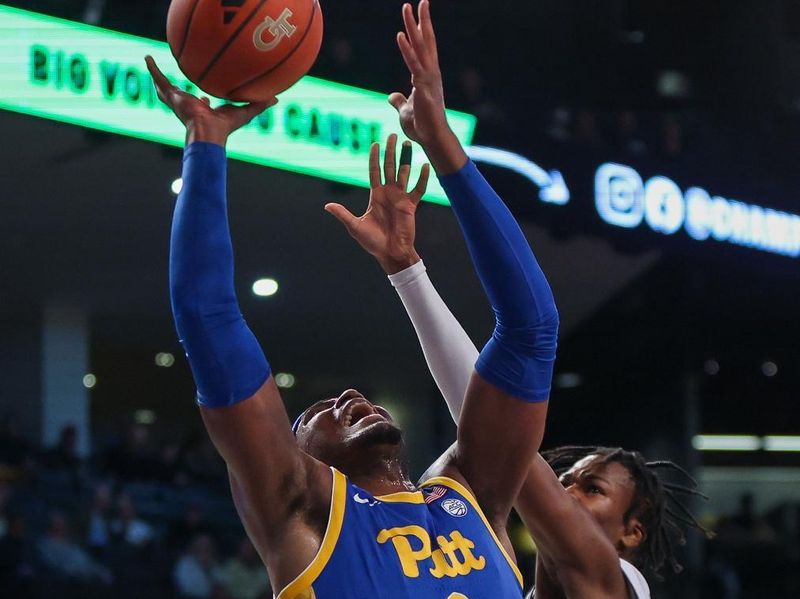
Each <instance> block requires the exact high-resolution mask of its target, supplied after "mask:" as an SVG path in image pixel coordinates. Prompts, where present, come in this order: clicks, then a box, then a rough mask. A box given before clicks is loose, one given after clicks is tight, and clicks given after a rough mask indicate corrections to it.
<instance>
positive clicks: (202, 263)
mask: <svg viewBox="0 0 800 599" xmlns="http://www.w3.org/2000/svg"><path fill="white" fill-rule="evenodd" d="M147 65H148V68H149V70H150V73H151V75H152V76H153V80H154V82H155V84H156V88H157V90H158V94H159V97H160V98H161V99H162V101H164V102H165V103H166V104H167V105H168V106H169V107H170V108H171V109H172V110H173V112H175V114H176V116H177V117H178V118H179V119H180V120H181V122H183V123H184V125H185V126H186V131H187V137H186V149H185V151H184V158H183V189H182V191H181V193H180V195H179V197H178V201H177V204H176V206H175V214H174V218H173V224H172V235H171V241H170V273H169V286H170V297H171V303H172V311H173V316H174V319H175V325H176V328H177V331H178V335H179V337H180V339H181V343H182V344H183V348H184V351H185V352H186V355H187V357H188V359H189V364H190V366H191V369H192V374H193V376H194V379H195V383H196V385H197V401H198V403H199V405H200V408H201V413H202V417H203V420H204V422H205V425H206V428H207V430H208V432H209V434H210V436H211V438H212V440H213V442H214V444H215V445H216V447H217V449H218V450H219V452H220V454H221V455H222V457H223V458H224V459H225V461H226V463H227V465H228V470H229V472H230V476H231V486H232V488H233V491H234V499H235V501H236V504H237V508H239V511H240V514H241V516H242V518H243V520H244V523H245V528H246V529H247V531H248V533H249V534H250V536H251V538H252V539H253V541H254V543H255V544H256V546H257V547H258V549H259V552H260V553H261V554H262V558H265V559H267V558H268V557H269V553H270V552H271V551H272V550H273V548H275V547H274V546H275V545H276V544H277V542H278V539H279V538H280V537H281V536H282V533H283V532H284V529H285V528H286V527H287V525H288V523H290V522H291V521H292V516H293V512H292V510H297V509H299V507H302V506H303V505H304V503H303V502H302V501H299V497H301V496H304V495H308V494H309V489H311V491H312V492H317V493H319V496H320V497H322V498H324V497H326V494H327V493H328V492H329V489H330V484H331V483H330V478H329V476H330V475H329V474H328V475H327V478H326V476H325V475H324V474H322V473H321V472H322V470H327V469H326V468H315V467H314V466H313V465H312V461H311V459H310V458H308V456H305V455H304V454H302V452H301V451H300V450H299V449H298V446H297V443H296V442H295V439H294V436H293V435H292V432H291V428H290V425H289V419H288V416H287V414H286V411H285V408H284V405H283V402H282V401H281V398H280V395H279V392H278V389H277V387H276V385H275V383H274V381H273V378H272V376H271V370H270V366H269V363H268V362H267V359H266V358H265V356H264V353H263V352H262V350H261V347H260V345H259V344H258V342H257V341H256V339H255V337H254V336H253V333H252V332H251V331H250V329H249V328H248V326H247V324H246V323H245V321H244V319H243V318H242V314H241V312H240V309H239V305H238V301H237V298H236V293H235V291H234V280H233V248H232V243H231V238H230V232H229V229H228V217H227V206H226V192H225V182H226V181H225V178H226V158H225V144H226V141H227V138H228V136H229V135H230V133H232V132H233V131H235V130H236V129H238V128H240V127H242V126H243V125H245V124H246V123H248V122H249V121H250V120H251V119H252V118H253V117H255V116H256V115H257V114H259V113H260V112H262V111H263V110H264V109H266V108H267V107H268V106H269V105H270V104H269V103H267V102H262V103H254V104H248V105H244V106H233V105H226V106H222V107H219V108H216V109H212V108H210V106H209V104H208V102H207V101H203V100H200V99H198V98H196V97H194V96H192V95H190V94H187V93H185V92H183V91H181V90H179V89H178V88H176V87H175V86H173V85H171V84H170V83H169V81H168V80H167V79H166V78H165V77H164V75H163V74H162V73H161V72H160V71H159V70H158V68H157V67H156V65H155V63H154V62H153V60H152V58H149V57H148V59H147ZM272 103H273V104H274V102H272ZM313 476H318V477H319V479H320V480H319V481H311V480H309V477H313ZM314 482H318V483H319V484H310V483H314ZM326 487H327V488H326ZM321 501H324V499H322V500H321ZM307 545H308V543H307ZM301 559H302V556H301ZM308 561H310V557H309V558H308V559H307V560H306V563H308ZM269 565H270V564H269V563H268V566H269ZM270 573H271V574H273V573H274V572H273V571H271V572H270ZM273 582H274V578H273Z"/></svg>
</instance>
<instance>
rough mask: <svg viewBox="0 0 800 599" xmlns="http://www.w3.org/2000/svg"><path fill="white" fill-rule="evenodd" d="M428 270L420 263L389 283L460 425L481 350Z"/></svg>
mask: <svg viewBox="0 0 800 599" xmlns="http://www.w3.org/2000/svg"><path fill="white" fill-rule="evenodd" d="M425 270H426V269H425V264H423V262H422V261H421V260H420V261H419V262H417V263H416V264H414V265H413V266H409V267H408V268H406V269H405V270H401V271H400V272H398V273H396V274H393V275H389V281H390V282H391V283H392V286H393V287H394V288H395V289H396V290H397V294H398V295H399V296H400V299H401V300H402V302H403V306H404V307H405V309H406V312H407V313H408V316H409V318H410V319H411V323H412V324H413V325H414V330H415V331H416V332H417V337H418V338H419V344H420V345H421V346H422V353H423V354H425V361H426V362H427V363H428V370H430V371H431V375H432V376H433V380H434V381H436V386H437V387H439V391H441V393H442V395H443V396H444V399H445V401H446V402H447V407H448V408H449V410H450V415H451V416H452V417H453V420H454V421H455V423H456V424H458V417H459V415H460V414H461V406H462V405H463V404H464V395H465V394H466V392H467V385H468V384H469V380H470V377H471V376H472V371H473V370H474V368H475V361H476V360H477V359H478V349H477V348H476V347H475V345H474V344H473V343H472V340H471V339H470V338H469V336H467V333H466V331H464V329H463V328H462V327H461V325H460V324H459V322H458V321H457V320H456V318H455V316H453V314H452V312H450V310H449V309H448V308H447V305H446V304H445V303H444V301H443V300H442V298H441V297H440V296H439V294H438V293H437V292H436V289H435V288H434V286H433V283H431V280H430V279H429V278H428V273H427V272H426V271H425Z"/></svg>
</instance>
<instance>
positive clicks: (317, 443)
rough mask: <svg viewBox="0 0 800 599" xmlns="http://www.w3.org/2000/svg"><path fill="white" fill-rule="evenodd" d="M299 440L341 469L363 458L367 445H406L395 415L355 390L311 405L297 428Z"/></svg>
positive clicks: (312, 451) (308, 450) (321, 458)
mask: <svg viewBox="0 0 800 599" xmlns="http://www.w3.org/2000/svg"><path fill="white" fill-rule="evenodd" d="M297 441H298V443H299V444H300V447H301V448H302V449H303V450H305V451H306V452H307V453H308V454H310V455H312V456H313V457H315V458H317V459H318V460H321V461H323V462H325V463H326V464H330V465H332V466H336V467H337V468H339V469H342V470H344V471H345V472H346V471H347V469H346V464H347V463H352V461H353V460H356V461H357V460H359V455H361V456H364V454H363V452H362V451H359V450H363V449H364V448H366V447H369V446H376V445H389V446H397V447H399V446H400V445H401V444H402V432H401V431H400V429H399V428H398V427H397V425H396V424H395V423H394V420H393V419H392V416H391V414H390V413H389V412H388V411H387V410H386V409H384V408H382V407H381V406H376V405H375V404H373V403H372V402H370V401H368V400H367V399H366V398H365V397H364V396H363V395H361V393H359V392H358V391H356V390H355V389H348V390H347V391H345V392H344V393H342V394H341V395H340V396H339V397H335V398H330V399H325V400H322V401H318V402H317V403H315V404H314V405H312V406H311V407H310V408H308V409H307V410H306V411H305V413H304V414H303V417H302V419H301V421H300V426H299V428H298V429H297Z"/></svg>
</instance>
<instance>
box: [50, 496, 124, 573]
mask: <svg viewBox="0 0 800 599" xmlns="http://www.w3.org/2000/svg"><path fill="white" fill-rule="evenodd" d="M38 551H39V557H40V559H41V561H42V563H43V564H44V565H45V567H46V568H47V569H48V570H49V571H50V572H51V573H52V574H54V575H55V576H56V577H57V578H60V579H62V580H67V581H77V582H82V583H91V582H100V583H102V584H105V585H109V584H111V582H112V580H113V578H112V576H111V572H110V571H109V570H108V569H107V568H105V567H104V566H101V565H100V564H98V563H97V562H95V561H94V560H93V559H92V558H91V557H90V556H89V554H88V553H87V552H86V551H84V549H83V548H82V547H81V546H80V545H78V544H77V543H76V542H75V541H73V540H72V535H71V533H70V527H69V523H68V522H67V520H66V518H65V517H64V515H63V514H61V513H60V512H51V514H50V526H49V528H48V530H47V533H46V535H45V536H44V538H43V539H42V540H41V541H40V542H39V547H38Z"/></svg>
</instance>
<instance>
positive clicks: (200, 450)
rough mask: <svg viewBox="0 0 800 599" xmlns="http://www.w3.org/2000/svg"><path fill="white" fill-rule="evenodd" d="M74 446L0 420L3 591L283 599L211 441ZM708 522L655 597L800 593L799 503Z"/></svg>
mask: <svg viewBox="0 0 800 599" xmlns="http://www.w3.org/2000/svg"><path fill="white" fill-rule="evenodd" d="M76 446H77V431H76V429H75V428H74V427H72V426H68V427H65V428H64V429H63V431H62V433H61V436H60V440H59V442H58V443H57V444H56V445H55V446H53V447H49V448H41V447H36V446H34V445H31V444H30V443H29V442H28V441H26V439H25V438H24V437H23V436H22V435H21V434H20V431H18V430H17V429H16V427H15V425H14V421H13V419H10V418H6V419H4V420H3V421H2V422H0V597H15V598H17V597H19V598H32V599H40V598H44V597H53V596H57V597H59V598H60V599H93V598H105V597H111V596H113V597H116V598H118V599H127V598H130V599H139V598H141V597H148V599H160V598H162V597H163V598H164V599H166V598H168V597H169V598H173V597H178V598H192V599H268V598H270V597H272V591H271V589H270V587H269V582H268V579H267V574H266V571H265V569H264V567H263V566H262V564H261V561H260V559H259V557H258V554H257V553H256V551H255V549H254V548H253V546H252V544H251V543H250V541H249V540H248V539H247V537H246V536H245V534H244V531H243V529H242V527H241V524H240V522H239V520H238V518H237V516H236V513H235V510H234V507H233V502H232V500H231V498H230V492H229V490H228V487H227V475H226V472H225V467H224V464H223V462H222V461H221V459H220V458H219V457H218V456H217V455H216V452H215V451H214V449H213V447H212V446H211V444H210V442H209V441H208V440H207V439H206V437H205V436H202V437H201V438H196V439H195V438H189V439H188V440H187V441H186V442H184V443H176V442H174V441H171V440H170V441H169V442H167V443H156V442H155V440H154V439H153V438H152V433H151V428H150V427H148V426H147V425H143V424H132V425H131V426H130V427H129V428H128V429H127V430H126V431H125V432H124V434H122V435H120V436H119V438H118V439H116V440H113V441H111V442H109V443H107V444H106V446H105V447H103V448H102V449H101V450H99V451H97V452H96V453H95V454H94V455H93V456H92V457H91V458H90V459H82V458H80V457H79V456H78V455H77V452H76ZM708 524H710V525H713V528H714V529H715V531H716V536H715V538H714V539H711V540H708V541H703V542H702V543H703V544H702V545H701V546H696V548H697V549H698V552H697V555H698V556H699V562H698V564H699V567H698V564H695V565H694V567H692V564H691V558H690V557H689V556H688V554H687V556H685V557H684V558H683V561H684V562H685V563H686V564H687V566H688V568H687V572H686V573H684V574H683V575H681V576H667V580H666V582H664V583H659V582H658V581H654V587H653V591H654V595H653V596H654V597H677V596H680V597H692V596H698V597H703V598H704V599H751V598H752V599H755V598H759V599H760V598H764V597H771V598H773V599H778V598H783V597H793V596H797V593H800V577H798V572H797V567H796V565H797V563H798V562H800V555H797V554H798V549H799V548H800V506H784V507H782V508H779V509H773V510H771V511H770V512H768V513H766V514H759V513H758V512H757V510H756V508H755V501H754V498H753V497H752V496H751V495H744V496H742V498H741V505H740V508H739V509H738V510H737V511H736V512H735V513H732V514H727V515H724V514H723V515H719V517H718V518H716V519H715V520H714V521H713V522H709V523H708ZM511 538H512V540H513V542H514V544H515V547H516V549H517V557H518V560H519V563H520V567H521V569H522V571H523V572H524V573H525V577H526V579H527V581H528V582H529V583H532V574H533V572H534V564H535V546H534V545H533V543H532V541H531V539H530V536H529V535H528V534H527V533H526V531H525V530H524V527H522V525H521V523H520V522H519V521H518V520H516V521H512V523H511ZM693 540H694V541H697V542H700V539H699V538H695V539H693ZM687 589H694V592H695V593H698V594H694V595H693V594H691V592H690V593H689V594H686V590H687Z"/></svg>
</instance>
